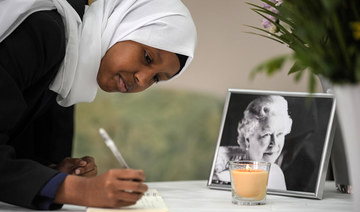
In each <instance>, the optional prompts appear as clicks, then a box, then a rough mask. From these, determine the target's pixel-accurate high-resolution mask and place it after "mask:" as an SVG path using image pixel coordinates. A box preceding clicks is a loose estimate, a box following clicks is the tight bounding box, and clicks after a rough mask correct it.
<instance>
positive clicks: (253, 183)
mask: <svg viewBox="0 0 360 212" xmlns="http://www.w3.org/2000/svg"><path fill="white" fill-rule="evenodd" d="M231 175H232V178H233V179H232V183H234V185H233V186H234V187H235V191H236V193H237V195H238V196H239V197H245V198H251V199H254V200H262V199H264V198H265V196H266V190H267V188H266V187H267V182H268V177H269V172H268V171H266V170H260V169H252V168H251V167H250V166H249V165H246V169H234V170H231Z"/></svg>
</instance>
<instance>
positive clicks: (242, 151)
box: [215, 95, 292, 190]
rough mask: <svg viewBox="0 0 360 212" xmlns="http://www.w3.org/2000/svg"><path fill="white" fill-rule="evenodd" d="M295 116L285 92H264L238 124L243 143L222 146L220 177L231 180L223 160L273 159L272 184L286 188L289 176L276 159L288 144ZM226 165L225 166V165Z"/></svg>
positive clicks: (270, 182) (275, 187) (240, 138)
mask: <svg viewBox="0 0 360 212" xmlns="http://www.w3.org/2000/svg"><path fill="white" fill-rule="evenodd" d="M291 126H292V119H291V118H290V116H289V114H288V104H287V101H286V100H285V99H284V98H283V97H282V96H275V95H273V96H261V97H259V98H257V99H255V100H253V101H252V102H251V103H250V104H249V105H248V106H247V108H246V110H245V111H244V117H243V119H242V120H241V121H240V122H239V124H238V128H237V130H238V138H237V143H238V144H239V147H232V146H228V147H220V149H219V158H218V161H219V162H218V164H217V165H216V166H217V167H216V168H215V172H217V173H216V177H217V178H218V180H219V181H225V182H229V181H230V176H229V173H228V171H227V170H224V169H223V170H221V163H222V164H224V163H223V162H224V161H229V160H255V161H266V162H271V163H272V165H271V169H270V177H269V183H268V187H269V188H271V189H278V190H286V184H285V178H284V174H283V172H282V170H281V168H280V167H279V166H278V165H277V163H276V161H277V160H278V159H279V156H280V154H281V151H282V149H283V147H284V141H285V136H286V135H287V134H289V133H290V131H291ZM223 167H224V166H223Z"/></svg>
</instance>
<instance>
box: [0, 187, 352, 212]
mask: <svg viewBox="0 0 360 212" xmlns="http://www.w3.org/2000/svg"><path fill="white" fill-rule="evenodd" d="M147 184H148V186H149V188H154V189H157V190H158V191H159V193H160V194H161V196H162V197H163V199H164V201H165V203H166V205H167V206H168V208H169V212H195V211H196V212H227V211H229V212H231V211H262V212H267V211H269V212H270V211H271V212H272V211H284V212H285V211H286V212H289V211H295V212H296V211H298V212H304V211H305V212H315V211H316V212H332V211H352V202H351V201H352V200H351V195H349V194H343V193H340V192H338V191H336V188H335V184H334V182H326V184H325V190H324V194H323V199H322V200H316V199H307V198H295V197H287V196H279V195H267V202H266V205H260V206H238V205H234V204H232V203H231V192H230V191H223V190H215V189H209V188H208V187H207V186H206V184H207V181H205V180H199V181H171V182H150V183H147ZM0 211H29V210H27V209H24V208H20V207H16V206H12V205H8V204H5V203H1V202H0ZM57 211H79V212H80V211H86V208H85V207H80V206H74V205H65V206H64V207H63V209H61V210H57Z"/></svg>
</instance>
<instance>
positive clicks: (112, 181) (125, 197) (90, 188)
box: [55, 169, 148, 208]
mask: <svg viewBox="0 0 360 212" xmlns="http://www.w3.org/2000/svg"><path fill="white" fill-rule="evenodd" d="M144 180H145V174H144V171H142V170H133V169H112V170H109V171H107V172H105V173H104V174H102V175H99V176H97V177H92V178H83V177H77V176H73V175H68V176H67V177H66V178H65V180H64V182H63V183H62V185H61V186H60V187H59V189H58V191H57V193H56V197H55V202H56V203H59V204H75V205H83V206H88V207H106V208H116V207H122V206H128V205H132V204H135V203H136V201H137V200H139V199H140V198H141V197H142V196H143V194H144V192H146V191H147V189H148V187H147V185H145V184H144V183H143V182H144Z"/></svg>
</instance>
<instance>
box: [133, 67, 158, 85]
mask: <svg viewBox="0 0 360 212" xmlns="http://www.w3.org/2000/svg"><path fill="white" fill-rule="evenodd" d="M154 76H155V74H154V71H153V70H151V69H142V70H140V71H137V72H136V73H135V81H136V84H137V85H138V86H139V87H141V88H144V89H145V88H147V87H149V86H151V85H152V84H153V83H154Z"/></svg>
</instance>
